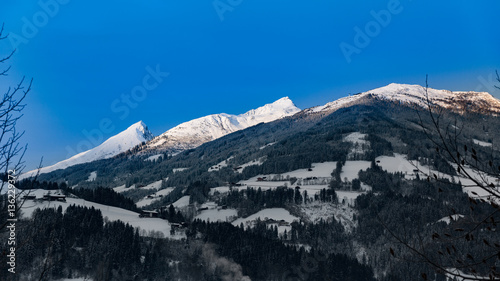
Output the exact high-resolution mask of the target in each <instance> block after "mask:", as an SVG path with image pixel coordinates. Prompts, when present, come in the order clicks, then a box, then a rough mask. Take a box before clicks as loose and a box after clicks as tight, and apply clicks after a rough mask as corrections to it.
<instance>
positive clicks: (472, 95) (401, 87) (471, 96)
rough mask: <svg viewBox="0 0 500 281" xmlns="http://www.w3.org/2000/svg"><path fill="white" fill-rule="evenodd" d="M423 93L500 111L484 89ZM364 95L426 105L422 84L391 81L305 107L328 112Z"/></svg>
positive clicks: (444, 102)
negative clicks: (371, 88)
mask: <svg viewBox="0 0 500 281" xmlns="http://www.w3.org/2000/svg"><path fill="white" fill-rule="evenodd" d="M427 96H428V98H429V100H430V102H431V103H432V104H434V105H437V106H441V107H444V108H447V109H451V110H455V111H458V112H463V111H465V110H471V109H472V110H475V111H480V112H481V113H483V114H488V113H493V114H499V113H500V101H499V100H498V99H496V98H494V97H493V96H492V95H490V94H489V93H487V92H462V91H456V92H453V91H448V90H436V89H431V88H428V89H427ZM366 97H374V98H377V99H381V100H389V101H396V102H400V103H401V104H407V105H413V104H415V105H419V106H424V107H425V106H426V105H427V99H426V91H425V87H422V86H420V85H408V84H397V83H391V84H389V85H387V86H385V87H381V88H377V89H374V90H370V91H366V92H364V93H359V94H356V95H352V96H348V97H344V98H340V99H338V100H336V101H333V102H329V103H327V104H325V105H322V106H316V107H313V108H309V109H306V112H310V113H314V112H332V111H335V110H337V109H339V108H343V107H348V106H350V105H353V104H355V103H356V102H358V101H359V100H361V99H362V98H366Z"/></svg>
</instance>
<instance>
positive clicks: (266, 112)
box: [147, 97, 300, 152]
mask: <svg viewBox="0 0 500 281" xmlns="http://www.w3.org/2000/svg"><path fill="white" fill-rule="evenodd" d="M299 111H300V109H299V108H297V107H296V106H295V105H294V104H293V102H292V101H291V100H290V98H288V97H283V98H281V99H279V100H277V101H275V102H273V103H270V104H266V105H264V106H261V107H259V108H257V109H252V110H250V111H248V112H246V113H243V114H240V115H232V114H226V113H220V114H211V115H208V116H204V117H200V118H197V119H194V120H191V121H188V122H185V123H182V124H180V125H178V126H176V127H174V128H172V129H170V130H168V131H166V132H165V133H163V134H161V135H160V136H158V137H156V138H154V139H153V140H152V141H150V142H149V143H148V144H147V146H148V148H147V149H152V150H157V151H167V150H168V151H171V152H180V151H183V150H186V149H192V148H195V147H197V146H200V145H202V144H203V143H206V142H209V141H212V140H215V139H218V138H220V137H222V136H225V135H227V134H230V133H233V132H236V131H239V130H242V129H246V128H248V127H251V126H254V125H257V124H259V123H262V122H264V123H268V122H271V121H274V120H277V119H280V118H282V117H286V116H290V115H293V114H295V113H297V112H299Z"/></svg>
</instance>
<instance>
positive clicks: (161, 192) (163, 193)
mask: <svg viewBox="0 0 500 281" xmlns="http://www.w3.org/2000/svg"><path fill="white" fill-rule="evenodd" d="M173 190H174V188H173V187H167V188H165V189H162V190H159V191H157V192H155V193H153V194H150V195H148V196H146V197H144V198H143V199H141V200H139V201H138V202H137V203H135V205H137V207H139V208H142V207H144V206H147V205H150V204H152V203H153V202H155V201H158V200H160V199H161V198H162V197H163V196H166V195H169V194H170V192H172V191H173Z"/></svg>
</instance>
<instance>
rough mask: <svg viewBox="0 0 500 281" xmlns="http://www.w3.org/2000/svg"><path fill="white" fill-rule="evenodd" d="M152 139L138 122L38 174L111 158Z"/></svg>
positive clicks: (144, 126)
mask: <svg viewBox="0 0 500 281" xmlns="http://www.w3.org/2000/svg"><path fill="white" fill-rule="evenodd" d="M151 139H153V134H151V132H150V131H149V130H148V127H147V126H146V124H144V123H143V122H142V121H139V122H137V123H135V124H133V125H132V126H130V127H128V128H127V129H126V130H125V131H123V132H121V133H119V134H117V135H115V136H112V137H110V138H109V139H107V140H106V141H105V142H103V143H102V144H101V145H99V146H97V147H94V148H93V149H90V150H87V151H84V152H81V153H79V154H77V155H75V156H73V157H71V158H69V159H66V160H63V161H61V162H58V163H56V164H54V165H52V166H47V167H43V168H42V169H41V170H40V173H41V174H43V173H50V172H52V171H55V170H59V169H66V168H68V167H70V166H74V165H77V164H82V163H88V162H92V161H96V160H101V159H106V158H111V157H113V156H116V155H118V154H120V153H122V152H125V151H127V150H129V149H131V148H133V147H135V146H137V145H139V144H141V143H142V142H147V141H150V140H151ZM36 172H37V171H36V170H34V171H30V172H28V173H26V174H24V175H22V177H23V178H24V177H29V176H32V175H35V174H36Z"/></svg>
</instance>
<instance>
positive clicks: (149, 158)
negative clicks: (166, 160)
mask: <svg viewBox="0 0 500 281" xmlns="http://www.w3.org/2000/svg"><path fill="white" fill-rule="evenodd" d="M162 156H163V154H156V155H152V156H149V157H148V158H146V159H144V161H156V160H158V159H159V158H160V157H162Z"/></svg>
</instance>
